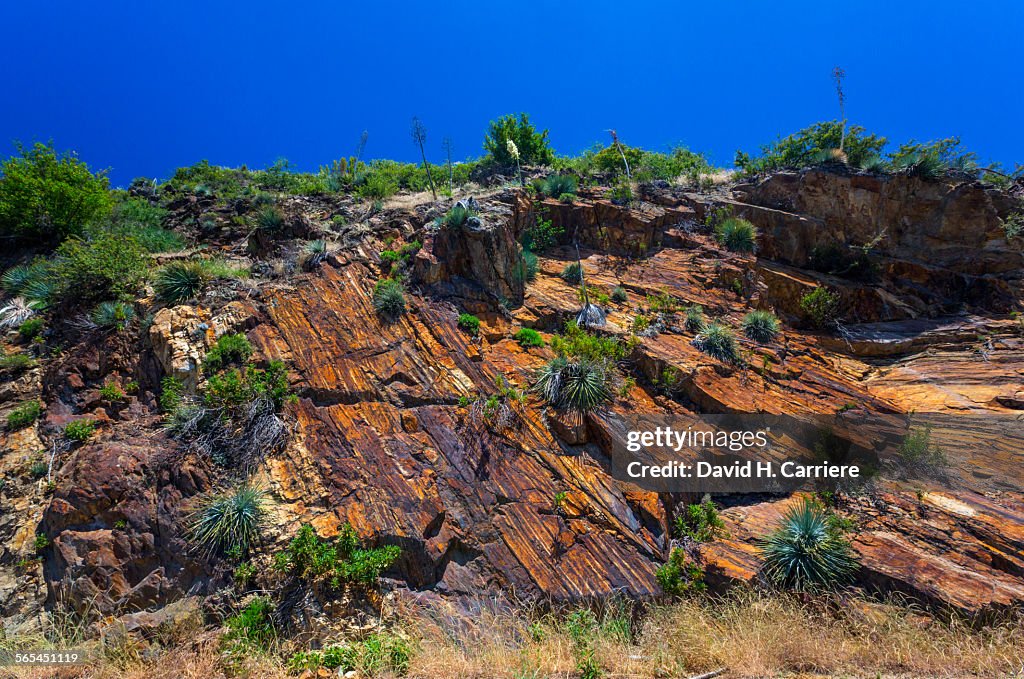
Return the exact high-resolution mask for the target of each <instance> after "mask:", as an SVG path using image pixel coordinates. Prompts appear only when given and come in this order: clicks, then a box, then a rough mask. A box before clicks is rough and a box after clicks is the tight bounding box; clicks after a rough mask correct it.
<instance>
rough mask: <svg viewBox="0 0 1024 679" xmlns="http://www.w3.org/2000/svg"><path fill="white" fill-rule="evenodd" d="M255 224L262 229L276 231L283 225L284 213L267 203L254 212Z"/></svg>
mask: <svg viewBox="0 0 1024 679" xmlns="http://www.w3.org/2000/svg"><path fill="white" fill-rule="evenodd" d="M256 226H257V227H258V228H260V229H263V230H264V231H278V230H280V229H281V227H283V226H284V215H283V214H281V211H280V210H278V209H277V208H276V207H275V206H273V205H267V206H264V207H263V208H261V209H260V211H259V212H257V213H256Z"/></svg>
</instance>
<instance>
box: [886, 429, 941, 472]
mask: <svg viewBox="0 0 1024 679" xmlns="http://www.w3.org/2000/svg"><path fill="white" fill-rule="evenodd" d="M931 436H932V428H931V426H930V425H928V426H924V427H918V428H916V429H913V430H911V431H910V433H908V434H907V435H906V436H905V437H904V438H903V440H902V441H901V442H900V446H899V448H898V449H897V451H896V453H897V455H899V458H900V462H901V463H902V464H903V465H904V466H907V467H913V468H922V467H944V466H946V464H947V460H946V454H945V453H944V452H942V449H941V448H939V447H938V446H937V445H935V444H933V443H932V441H931Z"/></svg>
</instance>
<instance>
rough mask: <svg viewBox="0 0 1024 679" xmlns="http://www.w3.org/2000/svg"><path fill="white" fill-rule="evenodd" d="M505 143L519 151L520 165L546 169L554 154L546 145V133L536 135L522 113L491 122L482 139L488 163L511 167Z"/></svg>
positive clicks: (535, 131) (513, 161) (512, 159)
mask: <svg viewBox="0 0 1024 679" xmlns="http://www.w3.org/2000/svg"><path fill="white" fill-rule="evenodd" d="M509 140H511V141H513V142H515V145H516V147H517V148H518V149H519V160H520V162H521V163H522V164H523V165H550V164H551V163H552V162H553V161H554V159H555V154H554V152H553V151H552V150H551V146H550V144H549V143H548V131H547V130H544V131H543V132H537V130H536V128H535V127H534V126H533V125H532V124H531V123H530V116H528V115H527V114H525V113H520V114H519V115H518V116H517V115H507V116H502V117H501V118H498V119H497V120H492V121H491V123H490V125H489V126H488V129H487V136H486V138H485V139H484V151H486V152H487V153H488V154H489V155H490V157H491V160H492V161H493V162H494V163H496V164H497V165H499V166H501V167H512V166H514V165H515V164H516V163H515V159H514V158H513V157H512V154H511V153H509V150H508V142H509Z"/></svg>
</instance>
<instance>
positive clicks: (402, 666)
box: [288, 632, 412, 677]
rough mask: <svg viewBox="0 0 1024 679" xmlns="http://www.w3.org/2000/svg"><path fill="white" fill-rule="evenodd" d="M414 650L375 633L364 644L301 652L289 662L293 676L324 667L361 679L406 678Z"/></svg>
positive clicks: (396, 638)
mask: <svg viewBox="0 0 1024 679" xmlns="http://www.w3.org/2000/svg"><path fill="white" fill-rule="evenodd" d="M411 657H412V649H411V647H410V646H409V642H407V641H406V640H405V639H403V638H401V637H399V636H396V635H394V634H389V633H386V632H374V633H373V634H371V635H370V636H368V637H366V638H365V639H363V640H362V641H355V642H351V643H348V644H345V645H343V646H328V647H327V648H324V649H323V650H321V651H299V652H298V653H295V654H294V655H293V656H292V657H291V658H290V659H289V660H288V669H289V671H291V672H293V673H296V674H298V673H301V672H302V671H303V670H310V671H311V672H314V673H315V672H316V671H317V669H319V668H321V667H324V668H327V669H329V670H337V673H338V675H339V676H340V675H341V674H343V673H348V672H358V673H359V674H360V676H368V677H374V676H379V675H398V676H403V675H405V674H406V673H407V672H408V671H409V662H410V659H411Z"/></svg>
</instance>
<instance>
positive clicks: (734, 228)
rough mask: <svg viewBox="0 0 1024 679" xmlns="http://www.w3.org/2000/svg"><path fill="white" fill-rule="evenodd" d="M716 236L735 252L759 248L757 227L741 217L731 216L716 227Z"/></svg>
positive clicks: (752, 250)
mask: <svg viewBox="0 0 1024 679" xmlns="http://www.w3.org/2000/svg"><path fill="white" fill-rule="evenodd" d="M715 237H716V238H717V239H718V242H719V243H721V244H722V245H723V246H725V248H727V249H729V250H732V251H733V252H754V251H756V250H757V229H756V228H755V227H754V225H753V224H751V223H750V222H748V221H747V220H745V219H741V218H740V217H729V218H727V219H725V220H724V221H723V222H722V223H720V224H719V225H718V226H717V227H715Z"/></svg>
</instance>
